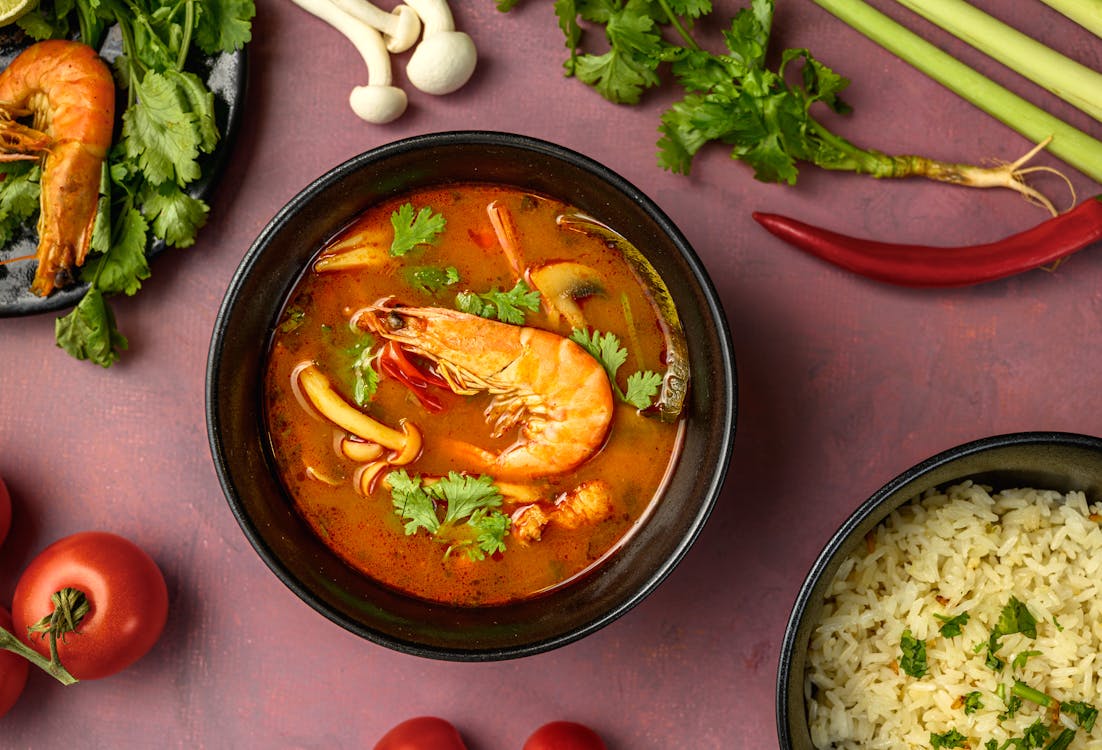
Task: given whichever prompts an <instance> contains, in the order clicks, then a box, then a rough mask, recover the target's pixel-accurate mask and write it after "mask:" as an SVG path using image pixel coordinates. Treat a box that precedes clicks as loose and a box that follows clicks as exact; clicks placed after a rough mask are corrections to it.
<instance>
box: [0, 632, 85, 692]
mask: <svg viewBox="0 0 1102 750" xmlns="http://www.w3.org/2000/svg"><path fill="white" fill-rule="evenodd" d="M0 648H2V649H5V650H7V651H11V652H12V653H13V654H17V655H19V656H22V657H23V658H24V659H26V660H27V661H29V662H30V663H31V664H34V665H35V666H36V667H38V668H39V669H41V670H42V671H44V672H46V673H48V674H50V675H52V676H53V677H54V679H56V680H57V681H58V682H60V683H61V684H62V685H72V684H74V683H75V682H77V678H76V677H73V676H72V675H71V674H69V671H68V670H67V669H65V667H63V666H61V662H60V661H58V660H57V649H56V646H54V647H53V648H51V649H50V653H51V655H52V658H50V659H46V658H45V657H43V656H42V654H40V653H38V652H37V651H35V650H34V649H33V648H31V647H30V646H28V645H27V644H25V643H23V641H21V640H19V639H18V638H16V637H15V636H14V635H13V634H12V633H9V632H8V631H7V630H4V628H0Z"/></svg>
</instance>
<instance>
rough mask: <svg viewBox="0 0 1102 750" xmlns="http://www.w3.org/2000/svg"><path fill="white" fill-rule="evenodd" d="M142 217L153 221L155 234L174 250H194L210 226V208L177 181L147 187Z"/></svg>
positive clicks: (144, 194)
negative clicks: (202, 229) (205, 225)
mask: <svg viewBox="0 0 1102 750" xmlns="http://www.w3.org/2000/svg"><path fill="white" fill-rule="evenodd" d="M141 210H142V214H143V215H144V216H145V217H146V218H147V219H148V220H149V221H150V222H152V225H151V226H152V229H153V235H154V236H156V237H159V238H160V239H162V240H164V241H165V243H166V244H168V245H171V246H173V247H190V246H191V245H193V244H195V236H196V235H197V234H198V233H199V230H200V229H201V228H202V227H203V225H204V224H206V223H207V213H208V212H209V211H210V207H209V206H207V204H206V203H205V202H203V201H201V200H199V199H198V198H194V197H192V196H191V195H188V194H187V193H185V192H184V191H183V190H181V189H180V187H179V185H177V184H176V183H175V182H164V183H161V184H160V185H157V186H149V185H147V189H146V190H144V191H142V194H141Z"/></svg>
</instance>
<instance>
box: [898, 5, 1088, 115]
mask: <svg viewBox="0 0 1102 750" xmlns="http://www.w3.org/2000/svg"><path fill="white" fill-rule="evenodd" d="M896 2H898V3H899V4H900V5H904V6H906V7H908V8H910V9H911V10H913V11H914V12H915V13H918V14H919V15H920V16H922V17H923V18H925V19H926V20H927V21H930V22H931V23H934V24H937V25H938V26H940V27H941V28H943V29H945V30H946V31H948V32H949V33H950V34H952V35H953V36H955V37H957V38H958V39H960V40H961V41H964V42H968V44H971V45H972V46H973V47H975V48H976V49H978V50H979V51H980V52H983V53H984V54H985V55H988V56H989V57H993V58H994V59H996V60H998V61H999V62H1001V63H1002V64H1003V65H1005V66H1006V67H1008V68H1010V69H1011V70H1013V71H1015V72H1017V73H1019V74H1021V75H1023V76H1025V77H1026V78H1028V79H1029V80H1031V81H1033V82H1034V83H1036V84H1037V85H1038V86H1043V87H1044V88H1046V89H1048V90H1049V91H1051V92H1052V93H1053V94H1056V96H1058V97H1060V98H1061V99H1063V100H1064V101H1065V102H1067V103H1068V104H1071V105H1072V106H1074V107H1076V108H1078V109H1080V110H1082V111H1083V112H1086V113H1087V114H1088V115H1090V116H1091V117H1093V118H1094V119H1096V120H1099V121H1102V73H1097V72H1095V71H1093V70H1091V69H1090V68H1088V67H1087V66H1086V65H1081V64H1080V63H1078V62H1076V61H1075V60H1072V59H1070V58H1068V57H1065V56H1063V55H1061V54H1060V53H1059V52H1057V51H1056V50H1054V49H1052V48H1051V47H1046V46H1045V45H1043V44H1041V43H1040V42H1038V41H1037V40H1036V39H1033V38H1032V37H1029V36H1026V35H1025V34H1023V33H1022V32H1020V31H1018V30H1017V29H1015V28H1014V27H1012V26H1008V25H1007V24H1005V23H1003V22H1002V21H1000V20H998V19H997V18H994V17H992V16H989V15H987V14H986V13H984V12H983V11H982V10H980V9H979V8H976V7H973V6H971V5H969V4H968V3H966V2H964V0H896ZM1096 2H1097V0H1096Z"/></svg>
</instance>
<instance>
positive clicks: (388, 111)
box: [348, 86, 409, 125]
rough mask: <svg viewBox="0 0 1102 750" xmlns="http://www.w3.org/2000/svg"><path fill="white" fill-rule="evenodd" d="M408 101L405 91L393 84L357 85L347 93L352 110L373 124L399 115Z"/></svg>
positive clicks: (404, 109) (393, 118)
mask: <svg viewBox="0 0 1102 750" xmlns="http://www.w3.org/2000/svg"><path fill="white" fill-rule="evenodd" d="M408 102H409V100H408V99H407V98H406V92H405V91H402V90H401V89H400V88H397V87H395V86H357V87H356V88H354V89H352V93H351V94H349V95H348V103H349V105H351V107H352V111H353V112H355V113H356V114H357V115H359V116H360V118H362V119H364V120H367V121H368V122H370V123H374V124H375V125H383V124H385V123H388V122H391V121H392V120H396V119H398V118H399V117H401V116H402V113H403V112H405V111H406V105H407V104H408Z"/></svg>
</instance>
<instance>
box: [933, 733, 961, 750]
mask: <svg viewBox="0 0 1102 750" xmlns="http://www.w3.org/2000/svg"><path fill="white" fill-rule="evenodd" d="M967 746H968V738H967V737H965V736H964V735H963V734H961V733H960V732H958V731H957V730H956V729H950V730H949V731H948V732H943V733H941V734H934V733H933V732H931V733H930V747H933V748H941V747H967Z"/></svg>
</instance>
